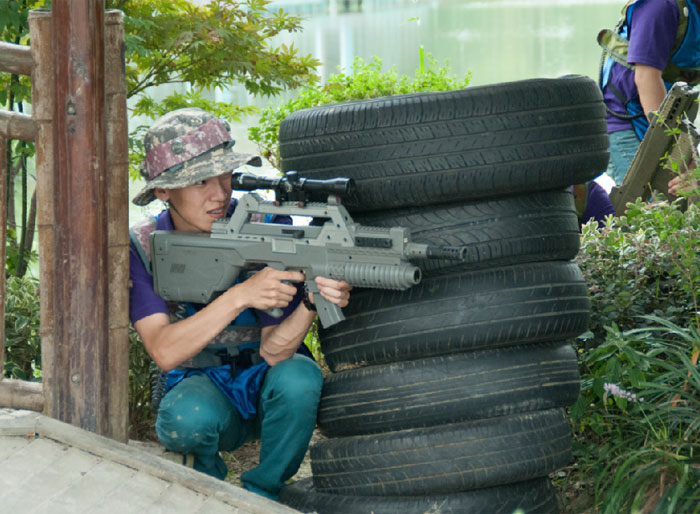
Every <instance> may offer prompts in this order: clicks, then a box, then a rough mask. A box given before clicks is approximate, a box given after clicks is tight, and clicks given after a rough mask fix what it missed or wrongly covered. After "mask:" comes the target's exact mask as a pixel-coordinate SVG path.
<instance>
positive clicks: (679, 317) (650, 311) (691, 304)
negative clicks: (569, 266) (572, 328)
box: [577, 200, 700, 347]
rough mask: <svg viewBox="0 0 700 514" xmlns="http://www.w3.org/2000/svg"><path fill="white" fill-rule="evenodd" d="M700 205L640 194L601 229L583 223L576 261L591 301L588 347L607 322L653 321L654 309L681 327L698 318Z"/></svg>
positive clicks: (624, 327) (625, 326)
mask: <svg viewBox="0 0 700 514" xmlns="http://www.w3.org/2000/svg"><path fill="white" fill-rule="evenodd" d="M698 241H700V209H699V208H698V207H697V206H695V205H691V206H690V207H689V208H688V209H687V210H686V211H685V212H683V211H681V210H680V208H679V207H678V204H677V203H674V204H671V205H669V204H667V203H661V204H655V205H651V204H647V203H644V202H642V201H641V200H638V201H637V203H635V204H634V205H633V206H631V207H630V208H629V209H628V210H627V213H626V215H625V216H621V217H619V218H611V219H610V221H609V222H608V223H607V224H606V225H605V226H604V227H602V228H601V229H599V230H598V229H597V226H596V224H595V223H589V224H587V225H584V227H583V232H582V235H581V251H580V252H579V255H578V257H577V261H578V264H579V266H580V267H581V270H582V272H583V275H584V277H585V279H586V281H587V283H588V286H589V289H588V290H589V295H590V298H591V303H592V319H591V325H590V331H589V332H587V333H586V334H584V335H583V336H581V337H582V339H583V340H585V341H586V342H587V346H588V347H592V346H596V345H597V344H600V343H601V342H602V341H603V340H604V339H605V337H606V328H605V327H613V326H617V327H619V329H620V330H629V329H633V328H640V327H644V326H648V325H649V321H648V318H644V317H643V316H646V315H655V316H658V317H659V318H662V319H665V320H668V321H671V322H673V323H675V324H677V325H679V326H681V327H687V326H688V325H689V324H690V323H693V322H695V321H696V320H697V316H698V315H697V311H698V308H697V294H698V290H699V288H700V260H698V255H697V245H698Z"/></svg>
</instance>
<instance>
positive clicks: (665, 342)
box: [572, 316, 700, 514]
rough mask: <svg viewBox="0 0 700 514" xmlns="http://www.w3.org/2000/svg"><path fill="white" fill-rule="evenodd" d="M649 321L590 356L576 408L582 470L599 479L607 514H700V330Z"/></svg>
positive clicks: (613, 336) (611, 337)
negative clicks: (699, 352) (699, 357)
mask: <svg viewBox="0 0 700 514" xmlns="http://www.w3.org/2000/svg"><path fill="white" fill-rule="evenodd" d="M645 321H646V323H647V324H648V325H649V326H645V327H644V328H640V329H633V330H628V331H625V332H620V331H618V330H615V329H611V330H609V333H608V338H607V339H606V341H605V343H604V344H602V345H601V346H599V347H597V348H596V349H595V350H593V351H591V352H589V353H587V354H585V355H584V357H583V363H584V365H585V366H586V368H587V369H588V370H590V373H589V374H588V378H586V379H585V380H584V381H583V384H582V385H583V388H582V389H583V391H582V393H583V394H582V398H585V401H583V402H580V403H579V404H577V405H576V406H575V407H574V408H573V409H572V417H573V419H574V428H575V433H576V436H577V444H576V445H575V447H574V448H575V452H576V453H577V454H578V456H579V469H580V470H581V473H582V474H584V475H585V474H593V475H595V480H596V505H597V506H599V507H600V512H601V513H605V514H607V513H610V514H613V513H618V512H640V513H641V512H649V513H652V512H658V513H661V512H664V513H674V512H684V513H686V512H700V458H699V456H698V455H699V453H698V452H700V417H698V409H699V408H700V372H699V371H698V368H697V356H696V351H697V348H698V347H699V345H700V332H698V328H697V327H696V326H694V325H690V326H688V327H679V326H678V325H676V324H674V323H671V322H668V321H666V320H664V319H662V318H659V317H657V316H647V317H645ZM633 392H634V393H633Z"/></svg>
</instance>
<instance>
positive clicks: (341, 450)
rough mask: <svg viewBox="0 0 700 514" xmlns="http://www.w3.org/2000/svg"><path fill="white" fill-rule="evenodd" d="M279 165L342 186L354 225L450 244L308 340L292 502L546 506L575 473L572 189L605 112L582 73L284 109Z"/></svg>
mask: <svg viewBox="0 0 700 514" xmlns="http://www.w3.org/2000/svg"><path fill="white" fill-rule="evenodd" d="M279 138H280V153H281V157H282V165H283V169H284V170H285V171H286V170H296V171H298V172H299V174H300V175H301V176H306V177H310V178H332V177H351V178H353V179H354V180H355V183H356V191H355V193H354V194H353V195H352V196H351V197H349V198H346V199H345V201H344V204H345V206H346V207H347V208H348V210H349V211H350V213H351V214H352V216H353V219H354V220H355V221H357V222H359V223H361V224H363V225H368V226H403V227H407V228H409V229H410V230H411V235H412V240H413V241H414V242H418V243H427V244H434V245H440V246H464V247H466V248H467V257H466V259H465V261H464V262H454V261H442V260H425V261H423V262H417V263H416V264H417V265H419V266H420V267H421V268H422V270H423V280H422V282H421V283H420V284H418V285H416V286H414V287H412V288H410V289H408V290H406V291H388V290H378V289H372V290H370V289H364V290H355V291H354V292H353V294H352V297H351V302H350V305H349V306H348V307H347V308H345V309H344V314H345V316H346V320H345V321H343V322H341V323H339V324H337V325H335V326H333V327H329V328H328V329H321V330H320V331H319V337H320V339H321V348H322V351H323V353H324V355H325V358H326V362H327V364H328V366H329V367H330V369H331V371H332V372H333V373H331V374H330V375H329V376H327V377H326V378H325V380H324V387H323V393H322V397H321V403H320V406H319V427H320V429H321V431H322V432H323V434H324V435H326V436H327V438H326V439H323V440H321V441H320V442H318V443H316V444H314V445H313V446H312V447H311V449H310V454H311V469H312V474H313V477H312V478H311V479H305V480H301V481H298V482H296V483H294V484H291V485H289V486H286V487H285V488H283V490H282V494H281V499H282V501H283V502H285V503H287V504H288V505H290V506H292V507H294V508H296V509H298V510H301V511H304V512H314V511H315V512H318V513H319V514H326V513H327V514H345V513H347V514H350V513H352V514H362V513H374V514H388V513H392V514H395V513H401V514H423V513H428V512H430V513H438V512H439V513H441V514H445V513H456V512H469V513H488V514H495V513H507V514H511V513H512V512H513V511H514V510H515V509H518V508H520V509H522V510H524V511H525V512H526V513H528V514H531V513H555V512H557V510H558V506H557V499H556V495H555V493H554V490H553V486H552V484H551V483H550V480H549V478H548V475H549V474H550V473H552V472H554V471H555V470H557V469H559V468H561V467H563V466H565V465H567V464H568V463H569V462H570V460H571V439H570V437H571V436H570V425H569V421H568V418H567V416H566V411H565V408H566V407H567V406H569V405H571V404H572V403H573V402H574V401H575V400H576V398H577V395H578V390H579V375H578V366H577V359H576V354H575V352H574V349H573V348H572V346H571V344H570V343H569V342H567V341H570V340H571V338H573V337H576V336H577V335H579V334H580V333H582V332H583V331H585V330H586V326H587V323H588V320H589V316H590V303H589V300H588V297H587V292H586V285H585V283H584V280H583V277H582V275H581V272H580V270H579V268H578V266H577V265H576V264H575V263H574V262H572V259H573V258H574V257H575V255H576V253H577V251H578V248H579V233H578V220H577V217H576V212H575V208H574V203H573V197H572V195H571V192H570V186H571V184H577V183H584V182H586V181H588V180H590V179H592V178H594V177H596V176H597V175H599V174H600V172H601V171H602V170H604V169H605V167H606V165H607V160H608V151H607V149H608V138H607V135H606V123H605V108H604V105H603V102H602V97H601V94H600V91H599V88H598V87H597V85H596V83H595V82H593V81H592V80H590V79H588V78H585V77H581V76H567V77H562V78H557V79H533V80H526V81H518V82H511V83H503V84H496V85H490V86H483V87H472V88H467V89H463V90H458V91H452V92H440V93H417V94H409V95H400V96H393V97H386V98H379V99H372V100H364V101H359V102H349V103H345V104H336V105H329V106H322V107H317V108H311V109H306V110H303V111H298V112H296V113H294V114H292V115H291V116H289V117H288V118H286V119H285V120H284V121H283V123H282V125H281V127H280V134H279Z"/></svg>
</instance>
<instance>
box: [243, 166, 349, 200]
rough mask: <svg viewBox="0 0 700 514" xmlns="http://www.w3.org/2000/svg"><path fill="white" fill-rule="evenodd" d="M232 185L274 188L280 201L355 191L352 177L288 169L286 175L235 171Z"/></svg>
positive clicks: (246, 189) (340, 194) (252, 188)
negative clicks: (315, 175)
mask: <svg viewBox="0 0 700 514" xmlns="http://www.w3.org/2000/svg"><path fill="white" fill-rule="evenodd" d="M231 187H232V188H233V189H236V190H241V191H254V190H256V189H272V190H274V191H275V192H276V193H277V199H278V200H280V201H287V200H289V201H297V200H302V201H303V200H307V199H308V198H309V196H310V195H312V194H313V193H319V194H325V195H339V196H346V195H349V194H351V193H353V192H354V190H355V181H354V180H352V179H351V178H344V177H338V178H329V179H312V178H305V177H300V176H299V174H298V173H297V172H296V171H288V172H286V173H285V174H284V177H260V176H258V175H252V174H250V173H241V172H238V173H234V174H233V175H232V176H231Z"/></svg>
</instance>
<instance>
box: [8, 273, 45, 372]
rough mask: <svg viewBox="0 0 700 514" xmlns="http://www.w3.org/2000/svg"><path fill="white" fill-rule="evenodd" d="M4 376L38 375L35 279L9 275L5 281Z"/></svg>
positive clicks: (39, 368)
mask: <svg viewBox="0 0 700 514" xmlns="http://www.w3.org/2000/svg"><path fill="white" fill-rule="evenodd" d="M4 368H5V369H4V374H5V376H6V377H8V378H16V379H22V380H35V379H38V378H39V377H40V376H41V339H40V336H39V281H38V280H37V279H35V278H32V277H29V276H24V277H22V278H18V277H14V276H9V277H7V278H6V283H5V365H4Z"/></svg>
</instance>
